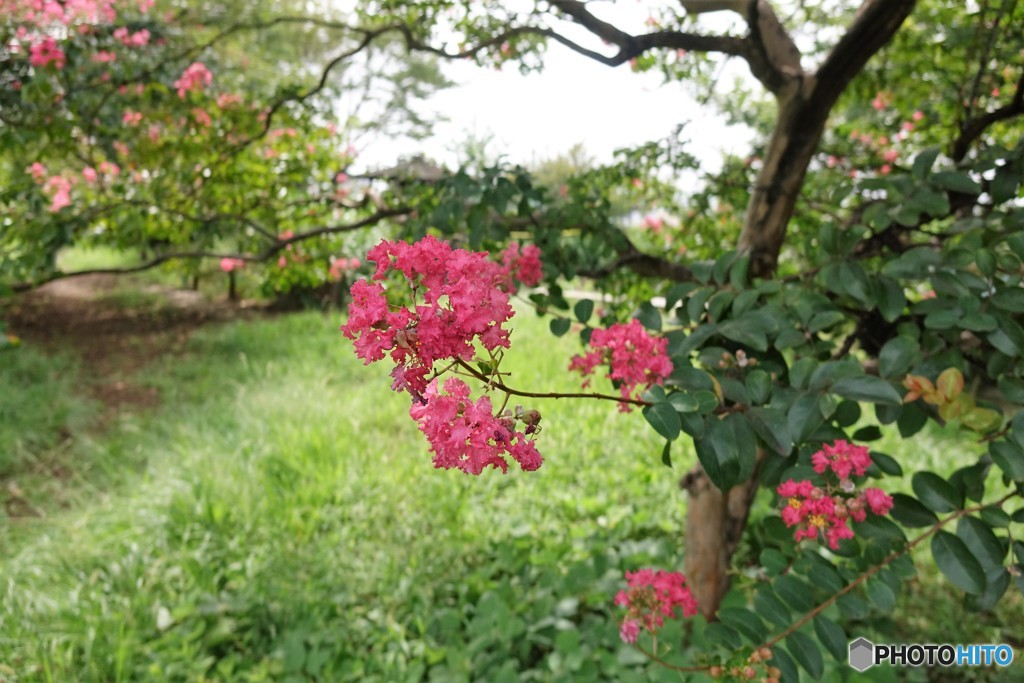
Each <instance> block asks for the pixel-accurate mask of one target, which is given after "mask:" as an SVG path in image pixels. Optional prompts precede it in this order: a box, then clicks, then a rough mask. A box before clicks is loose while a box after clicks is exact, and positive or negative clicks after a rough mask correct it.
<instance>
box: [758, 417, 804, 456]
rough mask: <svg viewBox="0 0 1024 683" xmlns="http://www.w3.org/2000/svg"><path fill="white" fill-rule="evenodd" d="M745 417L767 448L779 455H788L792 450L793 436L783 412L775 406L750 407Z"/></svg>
mask: <svg viewBox="0 0 1024 683" xmlns="http://www.w3.org/2000/svg"><path fill="white" fill-rule="evenodd" d="M747 417H748V418H749V420H750V426H751V427H753V428H754V432H755V433H757V435H758V436H759V437H761V440H762V441H764V442H765V444H767V445H768V447H769V448H771V449H772V450H773V451H775V452H776V453H778V454H779V455H789V453H790V451H792V450H793V437H792V436H791V435H790V433H789V426H788V424H787V420H786V414H785V413H784V412H782V411H781V410H776V409H775V408H751V409H750V410H748V411H747Z"/></svg>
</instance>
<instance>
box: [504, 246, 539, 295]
mask: <svg viewBox="0 0 1024 683" xmlns="http://www.w3.org/2000/svg"><path fill="white" fill-rule="evenodd" d="M501 265H502V268H503V269H504V273H505V277H504V279H503V284H504V287H505V289H506V290H508V291H509V292H512V293H513V294H514V293H515V292H516V285H515V282H516V281H517V280H518V281H519V282H521V283H523V284H524V285H526V286H527V287H532V286H534V285H535V284H537V283H538V282H540V280H541V278H542V277H543V276H544V273H543V271H542V270H541V262H540V248H539V247H537V245H535V244H527V245H526V246H524V247H523V248H522V250H521V251H520V248H519V244H517V243H516V242H512V243H511V244H509V245H508V246H507V247H506V248H505V251H503V252H502V253H501Z"/></svg>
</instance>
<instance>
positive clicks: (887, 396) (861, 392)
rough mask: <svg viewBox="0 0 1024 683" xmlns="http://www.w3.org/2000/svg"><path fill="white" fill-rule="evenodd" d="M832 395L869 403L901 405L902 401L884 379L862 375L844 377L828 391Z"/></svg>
mask: <svg viewBox="0 0 1024 683" xmlns="http://www.w3.org/2000/svg"><path fill="white" fill-rule="evenodd" d="M829 391H831V392H832V393H833V394H836V395H837V396H842V397H843V398H848V399H851V400H854V401H867V402H869V403H886V404H889V405H897V406H898V405H902V403H903V399H902V398H901V397H900V394H899V392H898V391H896V389H894V388H893V386H892V385H891V384H889V383H888V382H886V381H885V380H884V379H881V378H879V377H871V376H870V375H864V376H861V377H844V378H843V379H840V380H839V381H837V382H836V383H835V384H833V385H832V387H831V388H830V389H829Z"/></svg>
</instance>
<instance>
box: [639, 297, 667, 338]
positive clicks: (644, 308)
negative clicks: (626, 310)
mask: <svg viewBox="0 0 1024 683" xmlns="http://www.w3.org/2000/svg"><path fill="white" fill-rule="evenodd" d="M635 317H636V319H637V320H639V321H640V324H641V325H643V326H644V327H646V328H647V329H649V330H654V331H655V332H659V331H661V313H659V312H658V309H657V308H655V307H654V305H653V304H652V303H651V302H650V301H645V302H643V303H642V304H640V307H639V308H638V309H637V311H636V314H635Z"/></svg>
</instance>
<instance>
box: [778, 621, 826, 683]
mask: <svg viewBox="0 0 1024 683" xmlns="http://www.w3.org/2000/svg"><path fill="white" fill-rule="evenodd" d="M786 649H788V650H789V653H790V654H791V655H793V659H795V660H796V662H797V664H799V665H800V666H802V667H803V668H804V670H805V671H807V673H809V674H810V675H811V678H813V679H814V680H819V679H820V678H821V674H823V673H824V672H825V661H824V660H823V659H822V657H821V650H820V649H819V648H818V644H817V643H815V642H814V640H813V639H812V638H811V637H810V636H808V635H805V634H804V633H802V632H800V631H797V632H796V633H791V634H790V635H789V637H788V638H786Z"/></svg>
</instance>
